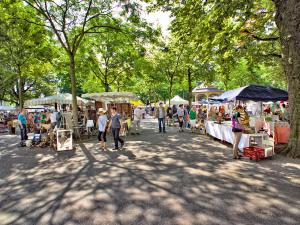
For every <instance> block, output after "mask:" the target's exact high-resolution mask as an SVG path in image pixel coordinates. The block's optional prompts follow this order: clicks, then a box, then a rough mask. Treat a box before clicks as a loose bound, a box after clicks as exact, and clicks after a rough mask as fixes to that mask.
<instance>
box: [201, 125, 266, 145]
mask: <svg viewBox="0 0 300 225" xmlns="http://www.w3.org/2000/svg"><path fill="white" fill-rule="evenodd" d="M205 129H206V133H207V134H209V135H211V136H212V137H214V138H217V139H219V140H221V141H226V142H228V143H231V144H233V142H234V134H233V132H232V128H231V125H230V123H225V124H217V123H215V122H214V121H205ZM256 137H261V138H262V139H268V134H266V133H265V134H242V137H241V140H240V143H239V150H240V151H243V149H244V147H249V146H250V140H251V138H256Z"/></svg>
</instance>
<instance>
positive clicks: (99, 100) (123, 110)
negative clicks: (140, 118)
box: [82, 92, 137, 118]
mask: <svg viewBox="0 0 300 225" xmlns="http://www.w3.org/2000/svg"><path fill="white" fill-rule="evenodd" d="M82 96H83V97H84V98H87V99H92V100H95V101H96V103H95V104H96V109H98V108H104V109H106V110H108V111H110V109H111V108H112V107H113V106H115V107H117V110H118V112H119V113H120V114H121V115H124V116H126V117H130V118H131V117H132V106H131V104H130V101H131V100H137V97H136V96H135V94H133V93H131V92H104V93H88V94H83V95H82Z"/></svg>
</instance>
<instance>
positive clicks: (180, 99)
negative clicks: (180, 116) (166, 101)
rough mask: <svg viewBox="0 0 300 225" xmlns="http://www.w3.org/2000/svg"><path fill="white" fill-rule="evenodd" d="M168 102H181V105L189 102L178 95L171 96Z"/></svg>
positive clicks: (176, 103) (178, 103)
mask: <svg viewBox="0 0 300 225" xmlns="http://www.w3.org/2000/svg"><path fill="white" fill-rule="evenodd" d="M170 104H171V105H180V104H183V105H187V104H189V101H187V100H185V99H183V98H181V97H180V96H178V95H176V96H175V97H174V98H172V99H171V100H170Z"/></svg>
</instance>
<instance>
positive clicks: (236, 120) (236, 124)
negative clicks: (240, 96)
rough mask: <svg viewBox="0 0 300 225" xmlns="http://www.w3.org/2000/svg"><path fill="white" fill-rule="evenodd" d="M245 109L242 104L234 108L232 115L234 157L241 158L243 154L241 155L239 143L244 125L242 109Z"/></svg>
mask: <svg viewBox="0 0 300 225" xmlns="http://www.w3.org/2000/svg"><path fill="white" fill-rule="evenodd" d="M242 109H243V107H242V106H240V105H239V106H237V107H235V109H234V111H235V112H234V114H233V116H232V119H231V122H232V132H233V134H234V143H233V150H232V152H233V159H240V158H241V156H240V155H239V143H240V140H241V137H242V132H243V125H242V120H241V114H240V112H241V110H242Z"/></svg>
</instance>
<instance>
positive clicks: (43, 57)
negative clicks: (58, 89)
mask: <svg viewBox="0 0 300 225" xmlns="http://www.w3.org/2000/svg"><path fill="white" fill-rule="evenodd" d="M0 6H1V7H0V13H1V15H2V17H1V19H0V20H1V21H0V28H1V30H2V35H3V38H2V39H0V43H1V46H2V48H1V49H0V61H1V71H0V75H1V76H3V78H4V79H1V80H2V82H1V85H0V86H1V99H3V100H7V101H9V102H14V103H16V104H18V105H19V106H20V107H23V105H24V100H25V99H27V98H30V97H37V96H38V95H40V94H41V93H44V94H46V93H49V92H50V93H51V91H52V90H53V88H52V87H51V85H47V81H51V79H52V78H53V76H52V75H51V74H50V72H49V71H50V69H51V67H52V66H51V63H50V62H51V59H52V58H53V55H54V54H53V50H52V49H53V43H51V41H49V39H48V33H47V31H46V30H45V29H44V28H43V27H36V26H35V25H33V24H30V23H27V22H25V21H19V20H18V19H17V18H15V17H14V16H15V15H16V14H18V15H23V16H24V18H30V17H29V16H28V15H26V13H25V12H24V6H23V5H22V4H20V3H15V4H7V3H6V2H2V3H1V5H0ZM42 86H43V87H42Z"/></svg>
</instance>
